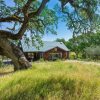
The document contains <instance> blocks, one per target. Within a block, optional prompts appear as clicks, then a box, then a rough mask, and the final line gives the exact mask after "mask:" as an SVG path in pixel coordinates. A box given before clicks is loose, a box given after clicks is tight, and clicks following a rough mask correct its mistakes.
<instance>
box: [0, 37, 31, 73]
mask: <svg viewBox="0 0 100 100" xmlns="http://www.w3.org/2000/svg"><path fill="white" fill-rule="evenodd" d="M0 53H1V54H2V55H4V56H6V57H8V58H10V59H12V62H13V64H14V70H15V71H16V70H22V69H28V68H29V67H31V64H30V63H29V61H28V60H27V59H26V57H25V56H24V54H23V52H22V51H21V50H20V49H19V48H18V47H17V46H16V45H14V44H13V43H12V42H11V41H10V40H9V39H7V38H2V37H0Z"/></svg>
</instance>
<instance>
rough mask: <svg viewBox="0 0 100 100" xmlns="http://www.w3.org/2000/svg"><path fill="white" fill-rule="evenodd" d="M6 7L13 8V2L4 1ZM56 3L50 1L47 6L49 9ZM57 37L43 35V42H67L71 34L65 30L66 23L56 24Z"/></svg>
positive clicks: (52, 0) (9, 0) (56, 0)
mask: <svg viewBox="0 0 100 100" xmlns="http://www.w3.org/2000/svg"><path fill="white" fill-rule="evenodd" d="M5 2H6V3H7V5H9V6H13V5H14V3H13V0H5ZM57 2H58V0H50V2H49V3H48V4H47V5H48V7H49V8H53V7H54V5H55V4H56V3H57ZM56 31H57V35H53V34H48V33H47V34H45V35H44V36H43V40H44V41H53V40H56V38H64V39H65V40H68V39H70V38H71V37H72V32H71V31H70V30H68V29H67V27H66V23H64V22H59V23H58V28H57V30H56Z"/></svg>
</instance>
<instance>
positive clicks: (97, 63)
mask: <svg viewBox="0 0 100 100" xmlns="http://www.w3.org/2000/svg"><path fill="white" fill-rule="evenodd" d="M67 62H79V63H83V64H92V65H97V66H100V63H99V62H93V61H91V62H90V61H79V60H67Z"/></svg>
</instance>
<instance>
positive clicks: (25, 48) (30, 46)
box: [21, 41, 69, 52]
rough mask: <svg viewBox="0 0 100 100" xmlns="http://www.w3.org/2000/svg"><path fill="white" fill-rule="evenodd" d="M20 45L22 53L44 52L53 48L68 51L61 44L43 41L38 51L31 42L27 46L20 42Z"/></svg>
mask: <svg viewBox="0 0 100 100" xmlns="http://www.w3.org/2000/svg"><path fill="white" fill-rule="evenodd" d="M21 44H22V49H23V51H24V52H46V51H49V50H51V49H53V48H55V47H58V48H61V49H63V50H65V51H69V49H68V48H67V47H66V46H65V45H64V44H63V43H62V42H55V41H43V46H40V47H39V49H38V48H36V47H35V46H33V44H32V42H29V43H28V45H27V44H26V43H25V42H21ZM36 46H39V44H37V45H36Z"/></svg>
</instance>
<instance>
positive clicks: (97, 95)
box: [0, 61, 100, 100]
mask: <svg viewBox="0 0 100 100" xmlns="http://www.w3.org/2000/svg"><path fill="white" fill-rule="evenodd" d="M34 67H35V68H34ZM99 69H100V67H99V66H96V65H92V64H91V67H89V66H88V64H84V63H76V62H74V63H73V64H72V63H70V62H65V61H59V62H40V63H39V62H38V63H37V62H35V63H33V68H32V69H29V70H27V71H19V72H16V73H14V74H11V75H7V76H4V77H0V100H33V99H34V100H55V99H57V100H66V99H68V100H99V99H100V88H99V87H100V70H99Z"/></svg>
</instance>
